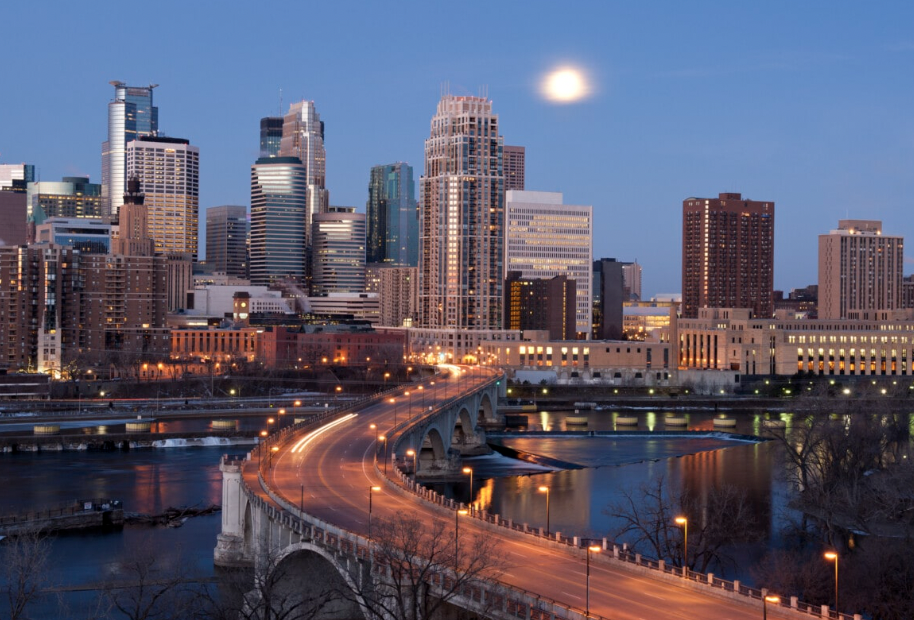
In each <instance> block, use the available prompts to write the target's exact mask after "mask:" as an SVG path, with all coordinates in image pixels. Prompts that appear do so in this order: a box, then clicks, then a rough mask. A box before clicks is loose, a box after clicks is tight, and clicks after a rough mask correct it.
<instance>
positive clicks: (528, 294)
mask: <svg viewBox="0 0 914 620" xmlns="http://www.w3.org/2000/svg"><path fill="white" fill-rule="evenodd" d="M576 298H577V295H576V293H575V281H574V280H572V279H570V278H568V277H566V276H563V275H561V276H554V277H552V278H525V277H524V276H523V275H522V274H521V272H519V271H509V272H508V277H507V278H505V329H511V330H520V331H527V330H542V331H548V332H549V340H576V337H577V327H576V321H575V315H576V312H575V306H576V304H577V301H576Z"/></svg>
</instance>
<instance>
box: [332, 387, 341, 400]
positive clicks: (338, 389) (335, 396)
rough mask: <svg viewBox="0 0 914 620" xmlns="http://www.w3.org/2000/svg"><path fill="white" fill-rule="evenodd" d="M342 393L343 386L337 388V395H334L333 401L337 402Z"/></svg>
mask: <svg viewBox="0 0 914 620" xmlns="http://www.w3.org/2000/svg"><path fill="white" fill-rule="evenodd" d="M342 391H343V386H342V385H338V386H336V394H334V395H333V400H337V398H339V395H340V392H342Z"/></svg>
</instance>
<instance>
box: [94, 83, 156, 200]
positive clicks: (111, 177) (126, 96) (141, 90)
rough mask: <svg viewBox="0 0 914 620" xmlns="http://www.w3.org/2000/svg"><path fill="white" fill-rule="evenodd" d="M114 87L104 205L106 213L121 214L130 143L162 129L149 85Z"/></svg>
mask: <svg viewBox="0 0 914 620" xmlns="http://www.w3.org/2000/svg"><path fill="white" fill-rule="evenodd" d="M109 83H110V84H111V85H112V86H114V100H113V101H111V102H110V103H109V104H108V140H106V141H105V142H103V143H102V207H103V209H104V213H105V215H117V210H118V209H119V208H120V206H121V205H122V204H123V203H124V190H125V189H126V188H127V179H128V178H129V177H128V175H127V163H126V158H127V143H128V142H130V141H131V140H136V139H137V138H139V137H141V136H154V135H156V133H157V132H158V131H159V108H157V107H155V106H154V105H152V89H154V88H155V87H156V86H158V84H150V85H149V86H127V85H126V84H124V83H123V82H118V81H114V82H109Z"/></svg>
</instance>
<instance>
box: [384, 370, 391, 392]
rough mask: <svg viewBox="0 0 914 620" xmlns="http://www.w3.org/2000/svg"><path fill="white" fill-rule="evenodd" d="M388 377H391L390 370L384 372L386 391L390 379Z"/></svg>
mask: <svg viewBox="0 0 914 620" xmlns="http://www.w3.org/2000/svg"><path fill="white" fill-rule="evenodd" d="M388 379H390V373H389V372H385V373H384V391H385V392H386V391H387V380H388Z"/></svg>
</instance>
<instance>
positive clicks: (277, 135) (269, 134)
mask: <svg viewBox="0 0 914 620" xmlns="http://www.w3.org/2000/svg"><path fill="white" fill-rule="evenodd" d="M282 124H283V118H282V117H281V116H265V117H263V118H262V119H260V157H278V156H279V147H280V143H281V142H282Z"/></svg>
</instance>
